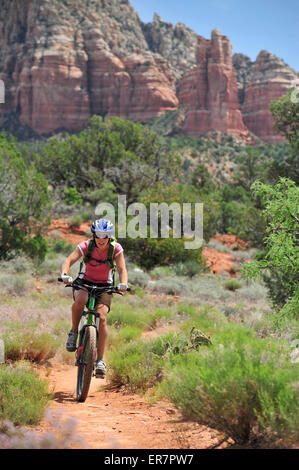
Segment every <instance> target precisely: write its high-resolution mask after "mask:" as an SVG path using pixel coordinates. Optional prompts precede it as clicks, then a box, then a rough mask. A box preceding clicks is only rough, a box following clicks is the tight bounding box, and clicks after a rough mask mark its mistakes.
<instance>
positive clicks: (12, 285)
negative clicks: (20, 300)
mask: <svg viewBox="0 0 299 470" xmlns="http://www.w3.org/2000/svg"><path fill="white" fill-rule="evenodd" d="M0 279H1V286H2V289H3V291H4V292H5V293H6V294H9V295H12V296H23V295H25V294H26V293H27V292H28V290H29V286H30V278H29V277H28V274H5V275H3V274H2V275H0Z"/></svg>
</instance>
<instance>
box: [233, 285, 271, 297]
mask: <svg viewBox="0 0 299 470" xmlns="http://www.w3.org/2000/svg"><path fill="white" fill-rule="evenodd" d="M238 295H239V296H240V297H242V298H244V299H246V300H252V301H253V300H259V299H266V297H267V289H266V287H264V286H263V285H262V284H259V283H257V282H253V283H251V284H249V285H247V286H243V287H241V288H240V289H239V290H238Z"/></svg>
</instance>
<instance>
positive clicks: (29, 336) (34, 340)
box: [3, 322, 59, 362]
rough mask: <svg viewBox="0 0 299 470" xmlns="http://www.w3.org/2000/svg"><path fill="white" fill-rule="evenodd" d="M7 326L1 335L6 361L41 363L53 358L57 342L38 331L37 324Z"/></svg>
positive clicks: (49, 335) (45, 333) (52, 337)
mask: <svg viewBox="0 0 299 470" xmlns="http://www.w3.org/2000/svg"><path fill="white" fill-rule="evenodd" d="M8 326H9V329H8V330H6V331H5V334H4V335H3V340H4V345H5V355H6V360H12V361H18V360H22V359H27V360H29V361H33V362H41V361H43V360H46V359H50V358H51V357H54V356H55V354H56V351H57V348H58V346H59V341H58V340H57V339H56V338H55V337H54V336H53V335H52V334H50V333H47V332H42V331H39V328H38V324H37V322H27V323H17V322H15V323H11V324H9V325H8Z"/></svg>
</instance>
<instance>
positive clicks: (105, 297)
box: [73, 278, 112, 313]
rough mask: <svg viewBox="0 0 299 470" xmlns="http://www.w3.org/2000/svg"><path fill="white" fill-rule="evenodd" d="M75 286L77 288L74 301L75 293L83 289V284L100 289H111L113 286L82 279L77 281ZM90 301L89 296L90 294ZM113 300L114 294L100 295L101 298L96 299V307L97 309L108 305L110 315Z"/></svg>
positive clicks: (104, 293) (74, 288)
mask: <svg viewBox="0 0 299 470" xmlns="http://www.w3.org/2000/svg"><path fill="white" fill-rule="evenodd" d="M73 284H75V286H73V298H74V300H75V295H74V291H75V290H80V289H81V287H80V284H81V285H82V284H87V285H88V286H98V287H111V284H105V283H104V284H103V283H97V282H90V281H86V280H85V279H80V278H77V279H75V281H74V282H73ZM88 300H89V294H88ZM111 300H112V294H110V293H109V292H103V293H102V294H101V295H99V297H97V298H96V302H95V307H97V305H99V304H103V305H106V307H108V313H109V312H110V305H111Z"/></svg>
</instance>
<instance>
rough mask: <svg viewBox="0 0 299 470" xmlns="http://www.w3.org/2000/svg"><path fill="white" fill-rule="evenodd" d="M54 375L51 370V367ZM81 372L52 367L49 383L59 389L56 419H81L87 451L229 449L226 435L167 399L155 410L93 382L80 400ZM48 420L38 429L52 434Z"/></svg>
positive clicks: (79, 430) (53, 405)
mask: <svg viewBox="0 0 299 470" xmlns="http://www.w3.org/2000/svg"><path fill="white" fill-rule="evenodd" d="M47 371H48V372H49V369H47ZM41 372H42V375H44V374H45V370H43V371H41ZM76 373H77V368H76V367H74V366H67V365H61V364H52V367H51V369H50V374H49V375H48V377H47V380H48V381H49V382H50V384H51V385H50V386H52V388H53V390H54V399H53V400H52V402H51V404H50V411H51V413H52V415H54V416H57V417H59V416H60V415H62V419H63V421H65V420H66V419H67V418H69V417H74V418H76V419H77V428H76V430H77V433H78V435H80V436H81V437H82V438H83V440H84V442H85V444H84V446H83V447H84V448H88V449H111V448H113V449H207V448H212V447H217V445H219V444H220V446H219V447H218V448H220V447H225V446H226V444H225V443H224V444H221V441H222V439H221V435H220V434H219V433H218V432H217V431H215V430H213V429H210V428H207V427H206V426H202V425H199V424H197V423H190V422H187V421H185V420H184V419H183V418H182V416H181V414H180V413H179V412H178V410H176V409H175V408H174V406H173V405H172V404H171V403H169V402H167V401H162V402H161V401H160V402H159V403H157V404H155V405H153V406H150V405H149V404H148V403H147V401H146V398H144V397H141V396H139V395H135V394H128V393H125V391H124V390H119V389H118V390H111V389H108V388H107V384H106V380H102V379H96V378H92V382H91V386H90V391H89V396H88V398H87V400H86V401H85V402H84V403H78V402H76V400H75V386H76ZM50 430H51V428H50V424H49V423H48V422H47V421H46V420H44V421H43V422H42V423H41V425H40V427H39V429H38V431H40V432H45V431H50Z"/></svg>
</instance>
